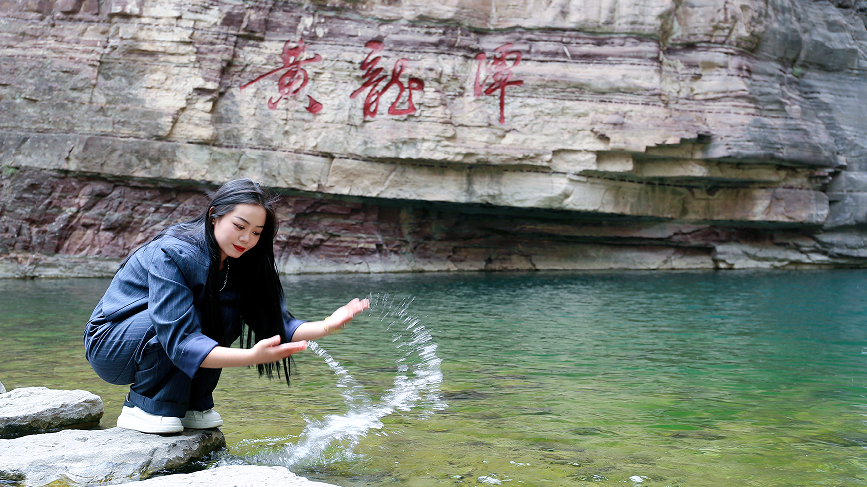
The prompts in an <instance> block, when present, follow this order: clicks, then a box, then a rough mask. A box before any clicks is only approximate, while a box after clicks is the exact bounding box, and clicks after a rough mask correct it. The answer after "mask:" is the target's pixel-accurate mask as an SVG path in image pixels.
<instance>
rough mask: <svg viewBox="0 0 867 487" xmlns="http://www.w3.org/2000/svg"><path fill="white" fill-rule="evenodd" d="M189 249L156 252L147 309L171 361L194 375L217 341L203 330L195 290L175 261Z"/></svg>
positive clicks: (149, 276) (150, 277)
mask: <svg viewBox="0 0 867 487" xmlns="http://www.w3.org/2000/svg"><path fill="white" fill-rule="evenodd" d="M189 252H190V250H188V249H184V248H181V247H177V248H172V249H166V248H162V249H157V250H156V251H155V252H154V253H153V256H152V259H151V262H150V266H149V269H148V312H149V314H150V318H151V321H152V322H153V324H154V328H155V329H156V332H157V338H158V339H159V341H160V343H161V344H162V345H163V348H164V349H165V351H166V354H168V356H169V358H170V359H171V361H172V363H174V364H175V366H177V367H178V368H179V369H181V370H182V371H183V372H184V373H185V374H187V375H188V376H190V377H193V375H194V374H195V373H196V371H197V370H198V369H199V366H200V365H201V364H202V361H203V360H205V357H206V356H207V355H208V354H209V353H211V350H213V349H214V347H216V346H217V345H218V343H217V342H216V341H215V340H213V339H211V338H210V337H208V336H206V335H204V334H203V333H202V326H201V316H200V313H199V311H198V310H197V309H196V307H195V303H194V293H193V290H192V289H191V288H190V285H189V284H188V283H187V281H186V279H185V278H184V274H183V272H182V271H181V267H180V265H181V263H179V262H177V261H176V259H178V260H182V259H184V258H185V253H189Z"/></svg>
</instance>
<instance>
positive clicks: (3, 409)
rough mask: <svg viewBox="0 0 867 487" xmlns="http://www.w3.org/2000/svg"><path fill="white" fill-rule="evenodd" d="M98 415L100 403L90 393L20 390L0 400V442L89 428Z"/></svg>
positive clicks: (30, 388) (41, 389) (99, 400)
mask: <svg viewBox="0 0 867 487" xmlns="http://www.w3.org/2000/svg"><path fill="white" fill-rule="evenodd" d="M102 414H103V407H102V399H100V398H99V396H97V395H94V394H91V393H90V392H87V391H81V390H73V391H59V390H51V389H48V388H45V387H22V388H18V389H14V390H12V391H10V392H7V393H5V394H3V395H2V396H0V438H15V437H18V436H23V435H30V434H35V433H47V432H51V431H57V430H61V429H65V428H91V427H94V426H97V425H99V420H100V419H101V418H102Z"/></svg>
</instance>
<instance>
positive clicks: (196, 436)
mask: <svg viewBox="0 0 867 487" xmlns="http://www.w3.org/2000/svg"><path fill="white" fill-rule="evenodd" d="M225 445H226V440H225V438H224V437H223V433H222V432H221V431H220V430H218V429H209V430H185V431H184V432H183V433H180V434H178V435H172V436H160V435H151V434H146V433H139V432H138V431H133V430H128V429H124V428H111V429H107V430H87V431H85V430H65V431H60V432H57V433H46V434H41V435H32V436H25V437H21V438H15V439H12V440H0V482H3V481H13V482H17V484H18V485H20V486H22V487H31V486H47V485H95V484H115V483H121V482H128V481H134V480H140V479H145V478H148V477H151V476H153V475H155V474H157V473H160V472H166V471H171V470H174V469H178V468H180V467H183V466H185V465H187V464H189V463H190V462H193V461H196V460H201V459H203V458H204V457H205V456H206V455H208V454H209V453H211V452H213V451H215V450H218V449H220V448H223V447H225ZM215 485H226V484H224V483H222V482H219V483H218V484H215Z"/></svg>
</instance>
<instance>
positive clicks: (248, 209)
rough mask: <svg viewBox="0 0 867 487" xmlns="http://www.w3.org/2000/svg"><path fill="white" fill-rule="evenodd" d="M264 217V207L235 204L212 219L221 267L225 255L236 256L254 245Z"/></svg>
mask: <svg viewBox="0 0 867 487" xmlns="http://www.w3.org/2000/svg"><path fill="white" fill-rule="evenodd" d="M265 219H266V212H265V208H262V207H261V206H259V205H248V204H241V205H236V206H235V208H234V209H233V210H232V211H230V212H229V213H226V214H225V215H223V216H218V217H216V218H214V219H213V223H214V237H215V238H216V239H217V245H219V247H220V267H221V268H222V267H223V262H225V260H226V257H232V258H238V257H240V256H241V255H243V254H244V252H246V251H248V250H250V249H252V248H253V247H254V246H256V243H257V242H259V236H260V235H261V234H262V230H263V229H264V228H265Z"/></svg>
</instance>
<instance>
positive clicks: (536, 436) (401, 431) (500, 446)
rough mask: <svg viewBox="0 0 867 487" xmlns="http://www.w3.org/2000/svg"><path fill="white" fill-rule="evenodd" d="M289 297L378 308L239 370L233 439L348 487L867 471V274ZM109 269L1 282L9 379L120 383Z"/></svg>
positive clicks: (506, 283) (113, 410)
mask: <svg viewBox="0 0 867 487" xmlns="http://www.w3.org/2000/svg"><path fill="white" fill-rule="evenodd" d="M284 285H285V289H286V295H287V301H288V302H289V305H290V309H291V310H292V311H293V313H294V314H295V315H296V316H298V317H300V318H305V319H321V318H324V317H325V316H327V315H328V314H329V313H330V312H331V311H332V310H333V309H335V308H336V307H338V306H339V305H341V304H344V303H345V302H346V301H347V300H349V299H350V298H352V297H356V296H358V297H365V296H368V295H370V296H372V297H374V298H375V300H376V301H377V306H374V308H373V309H372V310H371V311H370V312H368V313H367V314H365V315H363V316H361V317H358V318H356V320H355V321H354V322H353V323H352V324H351V325H350V326H349V327H348V328H347V329H346V330H345V331H343V332H341V333H338V334H336V335H333V336H330V337H326V338H323V339H321V340H319V341H318V342H317V343H316V345H315V346H313V347H312V349H311V350H308V351H306V352H303V353H301V354H299V355H296V358H295V363H294V366H293V371H292V372H293V376H292V385H291V387H288V388H287V387H286V385H285V383H284V382H282V381H280V380H273V381H268V380H267V379H260V378H258V377H257V376H256V373H255V370H250V369H227V370H225V371H224V372H223V374H224V375H223V379H222V380H221V382H220V385H219V387H218V389H217V391H216V392H215V399H216V403H217V407H216V409H217V410H218V411H219V412H220V413H221V414H222V415H223V417H224V419H225V421H226V424H225V426H224V427H223V428H222V430H223V432H224V433H225V435H226V440H227V443H228V448H227V450H226V451H225V452H222V453H221V454H220V455H218V456H217V457H215V458H214V459H212V460H211V464H215V465H219V464H237V463H259V464H267V465H284V466H287V467H288V468H290V469H291V470H292V471H293V472H295V473H297V474H299V475H302V476H305V477H308V478H311V479H314V480H320V481H325V482H329V483H332V484H336V485H340V486H362V485H385V484H398V485H409V486H439V485H517V484H522V485H550V486H561V485H562V486H566V485H570V486H571V485H588V486H589V485H593V486H597V485H598V486H604V485H628V486H634V485H642V486H714V487H716V486H723V485H737V486H762V487H769V486H804V485H846V486H850V485H867V450H865V447H867V424H865V414H867V397H865V393H867V374H865V372H867V354H865V352H867V327H865V326H864V320H865V316H867V304H865V303H867V301H865V299H864V296H863V295H862V291H863V289H862V288H865V289H867V271H861V270H848V271H801V272H782V271H776V272H765V271H755V272H741V271H726V272H657V273H650V272H598V273H515V274H512V273H496V274H402V275H332V276H293V277H287V278H285V279H284ZM107 286H108V280H106V279H70V280H36V281H18V280H6V281H0V381H2V382H3V384H4V385H5V386H6V388H7V389H13V388H17V387H25V386H47V387H52V388H59V389H86V390H89V391H91V392H93V393H95V394H99V395H100V396H101V397H102V398H103V401H104V402H105V406H106V415H105V417H104V418H103V420H102V425H103V426H104V427H113V426H114V425H115V422H116V418H117V415H118V414H119V412H120V407H121V405H122V400H123V396H124V394H125V392H126V388H125V387H120V386H112V385H108V384H105V383H103V382H102V381H101V380H100V379H99V378H97V377H96V375H95V374H94V373H93V372H92V371H91V369H90V368H89V366H88V364H87V363H86V361H85V360H84V358H83V350H82V345H81V338H80V337H81V331H82V328H83V326H84V322H85V321H86V319H87V317H88V315H89V314H90V311H91V309H92V308H93V306H94V305H95V303H96V302H97V301H98V299H99V297H100V295H101V294H102V292H103V291H104V290H105V288H106V287H107Z"/></svg>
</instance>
